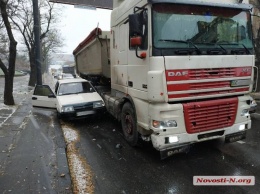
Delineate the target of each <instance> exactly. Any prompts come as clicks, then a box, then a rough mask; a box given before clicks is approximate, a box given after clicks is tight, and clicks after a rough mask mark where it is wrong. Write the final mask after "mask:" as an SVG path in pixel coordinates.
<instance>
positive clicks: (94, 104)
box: [93, 101, 105, 108]
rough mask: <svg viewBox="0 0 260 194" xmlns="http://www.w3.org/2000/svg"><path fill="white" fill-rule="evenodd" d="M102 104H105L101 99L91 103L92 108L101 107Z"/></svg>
mask: <svg viewBox="0 0 260 194" xmlns="http://www.w3.org/2000/svg"><path fill="white" fill-rule="evenodd" d="M103 106H105V104H104V102H103V101H97V102H94V103H93V108H100V107H103Z"/></svg>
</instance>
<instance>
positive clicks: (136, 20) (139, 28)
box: [129, 10, 147, 59]
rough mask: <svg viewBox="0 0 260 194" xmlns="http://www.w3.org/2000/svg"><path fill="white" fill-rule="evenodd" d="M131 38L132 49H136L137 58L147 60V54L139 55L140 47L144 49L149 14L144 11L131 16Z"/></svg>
mask: <svg viewBox="0 0 260 194" xmlns="http://www.w3.org/2000/svg"><path fill="white" fill-rule="evenodd" d="M129 36H130V47H134V48H135V53H136V57H138V58H140V59H144V58H146V53H144V52H143V53H141V55H140V56H139V55H138V53H137V50H138V47H140V48H141V49H143V48H144V40H145V39H146V36H147V12H146V10H142V11H141V12H140V13H134V14H130V15H129Z"/></svg>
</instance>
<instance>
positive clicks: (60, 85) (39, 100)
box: [32, 78, 105, 119]
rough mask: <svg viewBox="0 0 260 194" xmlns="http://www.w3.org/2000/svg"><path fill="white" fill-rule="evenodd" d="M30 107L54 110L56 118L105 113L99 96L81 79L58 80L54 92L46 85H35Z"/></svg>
mask: <svg viewBox="0 0 260 194" xmlns="http://www.w3.org/2000/svg"><path fill="white" fill-rule="evenodd" d="M32 105H33V106H34V107H45V108H56V109H57V115H58V117H62V118H69V119H74V118H81V117H84V116H88V115H93V114H96V113H99V112H105V103H104V101H103V99H102V98H101V96H100V95H99V94H98V93H97V91H96V90H95V88H94V87H93V86H92V85H91V83H90V82H89V81H87V80H85V79H82V78H75V79H64V80H58V81H57V83H56V85H55V91H54V92H53V91H52V90H51V88H50V87H49V86H48V85H37V86H36V87H35V90H34V93H33V96H32Z"/></svg>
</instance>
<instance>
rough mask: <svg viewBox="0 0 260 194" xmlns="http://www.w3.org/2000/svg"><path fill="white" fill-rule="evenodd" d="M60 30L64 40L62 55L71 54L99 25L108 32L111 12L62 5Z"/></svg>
mask: <svg viewBox="0 0 260 194" xmlns="http://www.w3.org/2000/svg"><path fill="white" fill-rule="evenodd" d="M62 9H63V10H64V11H63V16H62V17H61V24H60V30H61V33H62V34H61V35H62V36H63V37H64V38H65V46H64V48H63V49H62V51H63V52H64V53H69V54H72V52H73V50H74V49H75V48H76V47H77V46H78V44H79V43H80V42H81V41H83V40H84V39H85V38H86V37H87V36H88V34H89V33H90V32H91V31H92V30H93V29H94V28H96V27H97V25H99V28H101V29H102V30H103V31H109V30H110V14H111V10H105V9H96V10H88V9H80V8H74V6H73V5H63V8H62Z"/></svg>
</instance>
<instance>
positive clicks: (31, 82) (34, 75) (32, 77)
mask: <svg viewBox="0 0 260 194" xmlns="http://www.w3.org/2000/svg"><path fill="white" fill-rule="evenodd" d="M33 50H34V48H32V49H31V51H30V52H29V60H30V68H31V73H30V78H29V83H28V85H29V86H35V84H36V82H37V69H36V65H35V56H34V53H33Z"/></svg>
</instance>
